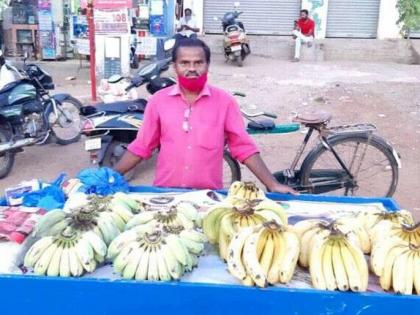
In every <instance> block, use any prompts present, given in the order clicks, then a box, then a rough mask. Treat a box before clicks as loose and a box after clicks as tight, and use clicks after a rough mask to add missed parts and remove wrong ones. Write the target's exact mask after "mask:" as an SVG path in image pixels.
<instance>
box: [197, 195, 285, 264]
mask: <svg viewBox="0 0 420 315" xmlns="http://www.w3.org/2000/svg"><path fill="white" fill-rule="evenodd" d="M268 221H275V222H277V223H278V224H281V225H286V224H287V215H286V213H285V211H284V210H283V208H282V207H281V206H280V205H279V204H277V203H276V202H274V201H271V200H262V201H251V202H245V204H244V205H243V207H241V208H238V207H234V206H232V205H226V204H220V205H217V206H214V207H213V208H211V209H209V212H208V214H207V215H206V216H205V217H204V219H203V232H204V234H206V236H207V238H208V240H209V242H210V243H212V244H219V255H220V257H221V258H222V259H224V260H226V258H227V253H228V251H227V249H228V246H229V243H230V240H231V239H232V238H233V236H234V235H235V234H236V233H237V232H238V231H239V230H240V229H241V228H244V227H248V226H255V225H260V224H262V223H264V222H268Z"/></svg>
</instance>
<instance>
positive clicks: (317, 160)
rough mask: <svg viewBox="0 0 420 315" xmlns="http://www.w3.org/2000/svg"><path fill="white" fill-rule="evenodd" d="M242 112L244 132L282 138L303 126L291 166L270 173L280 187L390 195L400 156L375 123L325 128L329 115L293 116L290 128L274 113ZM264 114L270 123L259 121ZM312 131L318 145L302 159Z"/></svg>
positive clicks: (236, 171)
mask: <svg viewBox="0 0 420 315" xmlns="http://www.w3.org/2000/svg"><path fill="white" fill-rule="evenodd" d="M236 95H237V96H245V95H244V94H242V93H236ZM242 114H243V116H244V117H245V118H246V119H248V120H249V121H250V123H249V124H248V133H249V134H253V135H273V134H287V133H290V132H298V131H301V129H302V127H303V128H305V129H306V130H305V133H306V135H305V137H304V139H303V142H302V144H301V145H300V147H298V149H297V152H296V155H295V157H294V159H293V161H292V163H291V165H290V167H289V168H288V169H286V170H280V171H277V172H276V173H274V177H275V178H276V179H277V180H278V181H279V182H280V183H282V184H285V185H288V186H290V187H293V188H294V189H296V190H298V191H299V192H301V193H311V194H323V193H328V194H339V195H345V196H367V197H391V196H392V195H393V194H394V192H395V190H396V187H397V184H398V175H399V168H401V160H400V156H399V154H398V153H397V151H396V150H395V149H394V148H393V147H392V146H391V145H390V144H389V143H388V142H387V141H386V140H385V139H383V138H381V137H379V136H378V135H376V134H375V131H376V127H375V126H374V125H372V124H369V123H360V124H354V125H339V126H330V121H331V118H332V117H331V115H330V114H328V113H326V112H309V113H301V114H297V113H296V115H295V117H294V118H293V121H294V123H290V124H275V123H274V120H273V119H272V118H276V115H274V114H269V113H264V112H258V111H257V112H253V113H251V112H247V111H246V110H243V109H242ZM263 116H266V117H269V118H271V119H261V118H260V119H258V117H263ZM314 132H317V133H318V141H317V143H316V145H315V146H314V147H313V148H312V149H311V150H310V151H309V152H308V153H307V154H306V156H305V155H304V152H306V151H305V149H306V148H307V146H308V143H309V140H310V139H311V137H312V135H313V134H314ZM301 161H302V162H301ZM232 165H233V167H232V168H231V171H232V178H233V180H241V169H240V168H239V167H235V166H234V164H232Z"/></svg>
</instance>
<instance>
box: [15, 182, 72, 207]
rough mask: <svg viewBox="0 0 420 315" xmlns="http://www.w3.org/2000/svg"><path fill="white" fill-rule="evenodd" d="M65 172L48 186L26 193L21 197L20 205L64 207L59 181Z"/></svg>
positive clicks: (64, 197)
mask: <svg viewBox="0 0 420 315" xmlns="http://www.w3.org/2000/svg"><path fill="white" fill-rule="evenodd" d="M65 177H66V174H60V176H58V178H57V179H56V180H55V181H54V182H52V183H51V184H50V185H49V186H46V187H44V188H42V189H40V190H37V191H34V192H30V193H27V194H26V195H25V196H24V197H23V202H22V205H24V206H26V207H38V208H43V209H45V210H47V211H48V210H53V209H61V208H63V207H64V203H65V201H66V196H65V194H64V192H63V190H62V189H61V183H62V182H63V181H64V178H65Z"/></svg>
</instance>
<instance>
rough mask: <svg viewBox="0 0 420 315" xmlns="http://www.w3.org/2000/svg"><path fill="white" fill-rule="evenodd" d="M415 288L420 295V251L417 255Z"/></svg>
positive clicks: (415, 261)
mask: <svg viewBox="0 0 420 315" xmlns="http://www.w3.org/2000/svg"><path fill="white" fill-rule="evenodd" d="M413 265H414V266H413V269H414V288H415V289H416V293H417V295H420V251H417V252H416V253H415V257H414V262H413Z"/></svg>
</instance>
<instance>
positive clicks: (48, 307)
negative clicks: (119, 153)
mask: <svg viewBox="0 0 420 315" xmlns="http://www.w3.org/2000/svg"><path fill="white" fill-rule="evenodd" d="M133 191H136V192H170V191H169V190H162V189H156V188H153V187H134V188H133ZM269 197H270V198H272V199H275V200H291V199H298V200H306V201H329V202H344V203H370V202H381V203H382V204H383V205H384V206H385V207H386V208H387V209H388V210H390V211H394V210H397V209H398V205H397V204H396V203H395V202H394V201H393V200H392V199H371V198H369V199H367V198H349V197H325V196H310V195H302V196H297V197H295V196H289V195H288V196H285V195H278V194H271V195H269ZM0 259H1V257H0ZM0 290H1V293H0V315H9V314H54V315H76V314H77V315H82V314H89V315H92V314H101V315H107V314H109V315H111V314H112V315H114V314H127V315H128V314H150V315H152V314H161V313H165V314H183V315H186V314H199V315H204V314H212V315H214V314H241V315H247V314H252V315H255V314H258V313H259V312H261V313H263V314H264V315H268V314H276V315H280V314H281V315H283V314H305V315H306V314H308V315H309V314H360V315H366V314H384V315H385V314H406V313H409V312H410V313H414V314H420V297H419V296H414V295H413V296H399V295H395V294H392V293H387V294H382V293H342V292H330V291H319V290H314V289H290V288H279V287H269V288H265V289H259V288H250V287H244V286H239V285H219V284H207V283H185V282H170V283H161V282H138V281H126V280H107V279H105V280H104V279H73V278H66V279H63V278H47V277H33V276H15V275H3V276H0Z"/></svg>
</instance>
